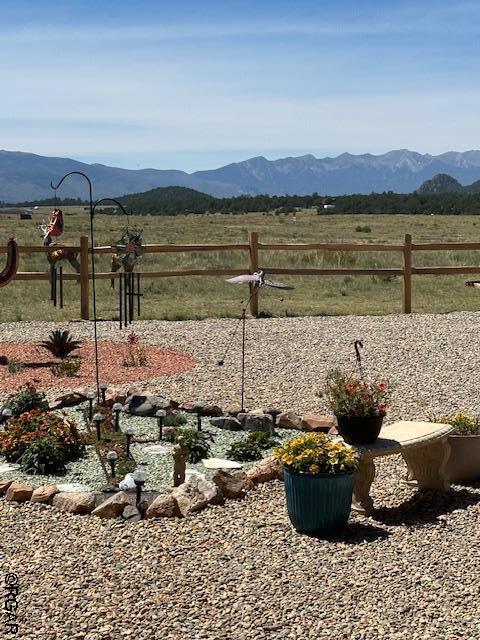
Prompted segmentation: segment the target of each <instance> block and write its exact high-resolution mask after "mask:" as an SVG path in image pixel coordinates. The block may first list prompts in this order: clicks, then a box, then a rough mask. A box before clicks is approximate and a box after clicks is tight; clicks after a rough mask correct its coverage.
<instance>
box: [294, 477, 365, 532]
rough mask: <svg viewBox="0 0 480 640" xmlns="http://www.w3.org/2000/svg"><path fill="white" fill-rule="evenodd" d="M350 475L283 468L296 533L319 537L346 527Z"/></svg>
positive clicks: (349, 503) (350, 487)
mask: <svg viewBox="0 0 480 640" xmlns="http://www.w3.org/2000/svg"><path fill="white" fill-rule="evenodd" d="M353 481H354V474H353V473H338V474H330V473H324V474H310V473H297V472H296V471H293V470H292V469H289V468H288V467H285V494H286V498H287V510H288V515H289V517H290V521H291V522H292V524H293V526H294V527H295V529H296V530H297V531H298V532H299V533H307V534H310V535H321V534H325V533H331V532H333V531H338V530H339V529H342V528H344V527H345V526H346V524H347V521H348V516H349V514H350V509H351V506H352V494H353Z"/></svg>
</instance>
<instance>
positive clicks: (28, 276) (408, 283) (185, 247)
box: [0, 231, 480, 320]
mask: <svg viewBox="0 0 480 640" xmlns="http://www.w3.org/2000/svg"><path fill="white" fill-rule="evenodd" d="M62 247H63V245H57V246H56V247H55V248H56V249H58V248H62ZM65 248H68V249H75V250H77V251H78V253H79V262H80V273H78V274H76V273H64V274H63V278H64V279H65V280H74V281H77V282H79V283H80V316H81V318H82V319H84V320H88V319H89V317H90V309H89V306H90V305H89V301H90V280H91V279H92V274H91V273H90V271H89V267H90V256H91V253H92V248H91V247H90V246H89V242H88V237H87V236H81V238H80V245H79V246H71V245H68V246H66V245H65ZM6 250H7V248H6V246H0V253H6ZM143 250H144V252H145V253H184V252H197V251H216V252H218V251H226V252H230V251H244V252H245V253H247V255H248V262H247V263H246V264H245V267H244V268H243V269H225V268H222V269H183V270H175V271H143V272H140V273H141V276H142V278H172V277H175V278H178V277H190V276H222V277H225V276H235V275H240V274H242V273H245V272H250V273H252V272H254V271H257V270H258V268H259V265H260V264H265V263H267V264H268V261H263V260H259V254H260V253H263V252H266V251H336V252H345V253H348V252H358V251H372V252H374V251H382V252H396V253H400V254H402V255H403V266H402V267H400V268H355V267H346V268H298V267H296V268H293V267H292V268H278V267H269V268H268V273H269V274H277V275H278V274H283V275H293V276H298V275H302V276H347V275H350V276H360V275H362V276H364V275H376V276H382V275H384V276H400V277H401V278H402V279H403V299H402V311H403V313H411V311H412V276H413V275H415V276H421V275H459V274H478V275H480V266H477V267H475V266H458V267H441V266H439V267H431V266H429V267H414V266H413V260H412V255H413V253H414V252H417V251H471V250H473V251H475V250H476V251H480V242H430V243H420V244H418V243H413V242H412V236H411V235H410V234H406V235H405V239H404V242H403V244H373V243H368V244H367V243H366V244H358V243H303V244H301V243H296V244H291V243H279V242H275V243H271V242H259V239H258V233H257V232H255V231H253V232H251V233H250V234H249V239H248V242H245V243H236V244H182V245H180V244H175V245H174V244H156V245H155V244H150V245H148V244H147V245H143ZM49 251H51V248H49V247H44V246H19V252H20V255H21V254H32V253H48V252H49ZM93 251H94V253H95V255H97V254H102V253H106V254H112V253H114V249H112V247H95V248H94V249H93ZM114 277H119V274H118V273H117V274H112V273H110V272H108V273H96V274H95V278H96V279H98V280H110V279H111V278H114ZM49 278H50V274H49V272H43V273H42V272H22V271H19V272H17V274H16V276H15V278H14V280H19V281H22V280H23V281H31V280H47V281H48V280H49ZM258 302H259V301H258V291H256V292H253V295H252V297H251V300H250V312H251V314H252V315H253V316H257V315H258Z"/></svg>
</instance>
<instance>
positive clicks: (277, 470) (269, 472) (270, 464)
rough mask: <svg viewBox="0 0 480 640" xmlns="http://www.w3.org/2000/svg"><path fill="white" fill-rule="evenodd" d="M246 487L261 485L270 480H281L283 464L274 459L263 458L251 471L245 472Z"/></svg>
mask: <svg viewBox="0 0 480 640" xmlns="http://www.w3.org/2000/svg"><path fill="white" fill-rule="evenodd" d="M246 476H247V480H246V482H247V485H252V484H253V485H255V484H261V483H262V482H270V480H283V478H284V471H283V464H282V463H281V462H280V461H279V460H276V459H275V458H265V459H264V460H262V462H260V464H258V465H257V466H256V467H254V468H253V469H250V470H249V471H247V474H246Z"/></svg>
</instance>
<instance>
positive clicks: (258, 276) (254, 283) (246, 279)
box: [217, 269, 294, 411]
mask: <svg viewBox="0 0 480 640" xmlns="http://www.w3.org/2000/svg"><path fill="white" fill-rule="evenodd" d="M227 282H230V283H232V284H248V285H250V297H249V299H248V300H247V303H246V304H245V305H244V306H243V308H242V315H241V318H240V322H241V323H242V374H241V410H242V411H243V410H244V408H245V407H244V401H245V342H246V319H247V316H246V312H247V307H248V305H249V304H250V301H251V299H252V298H253V296H254V295H255V293H256V292H257V291H258V290H259V289H260V287H262V286H267V287H272V288H273V289H294V287H292V286H291V285H289V284H284V283H283V282H275V281H274V280H268V279H267V278H265V271H264V269H259V270H258V271H255V272H254V273H252V274H243V275H240V276H235V277H234V278H228V279H227ZM282 301H283V298H282ZM242 303H243V301H242ZM238 327H239V324H237V326H236V327H235V330H234V331H233V335H232V338H231V339H230V341H229V343H228V345H227V348H226V349H225V353H224V354H223V358H221V359H220V360H218V362H217V364H218V366H219V367H221V366H223V364H224V363H225V358H226V356H227V353H228V351H229V350H230V347H231V346H232V344H233V338H234V337H235V334H236V333H237V330H238Z"/></svg>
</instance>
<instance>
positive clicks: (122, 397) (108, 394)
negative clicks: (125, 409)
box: [105, 387, 127, 408]
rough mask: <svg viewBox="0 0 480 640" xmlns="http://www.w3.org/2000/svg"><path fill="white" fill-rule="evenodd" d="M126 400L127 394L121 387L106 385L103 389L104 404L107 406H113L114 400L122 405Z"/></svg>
mask: <svg viewBox="0 0 480 640" xmlns="http://www.w3.org/2000/svg"><path fill="white" fill-rule="evenodd" d="M126 400H127V394H126V393H125V391H122V390H121V389H118V388H116V387H108V389H107V390H106V391H105V405H106V406H107V407H110V408H111V407H113V405H114V404H115V403H116V402H119V403H120V404H122V405H123V404H125V402H126Z"/></svg>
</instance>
